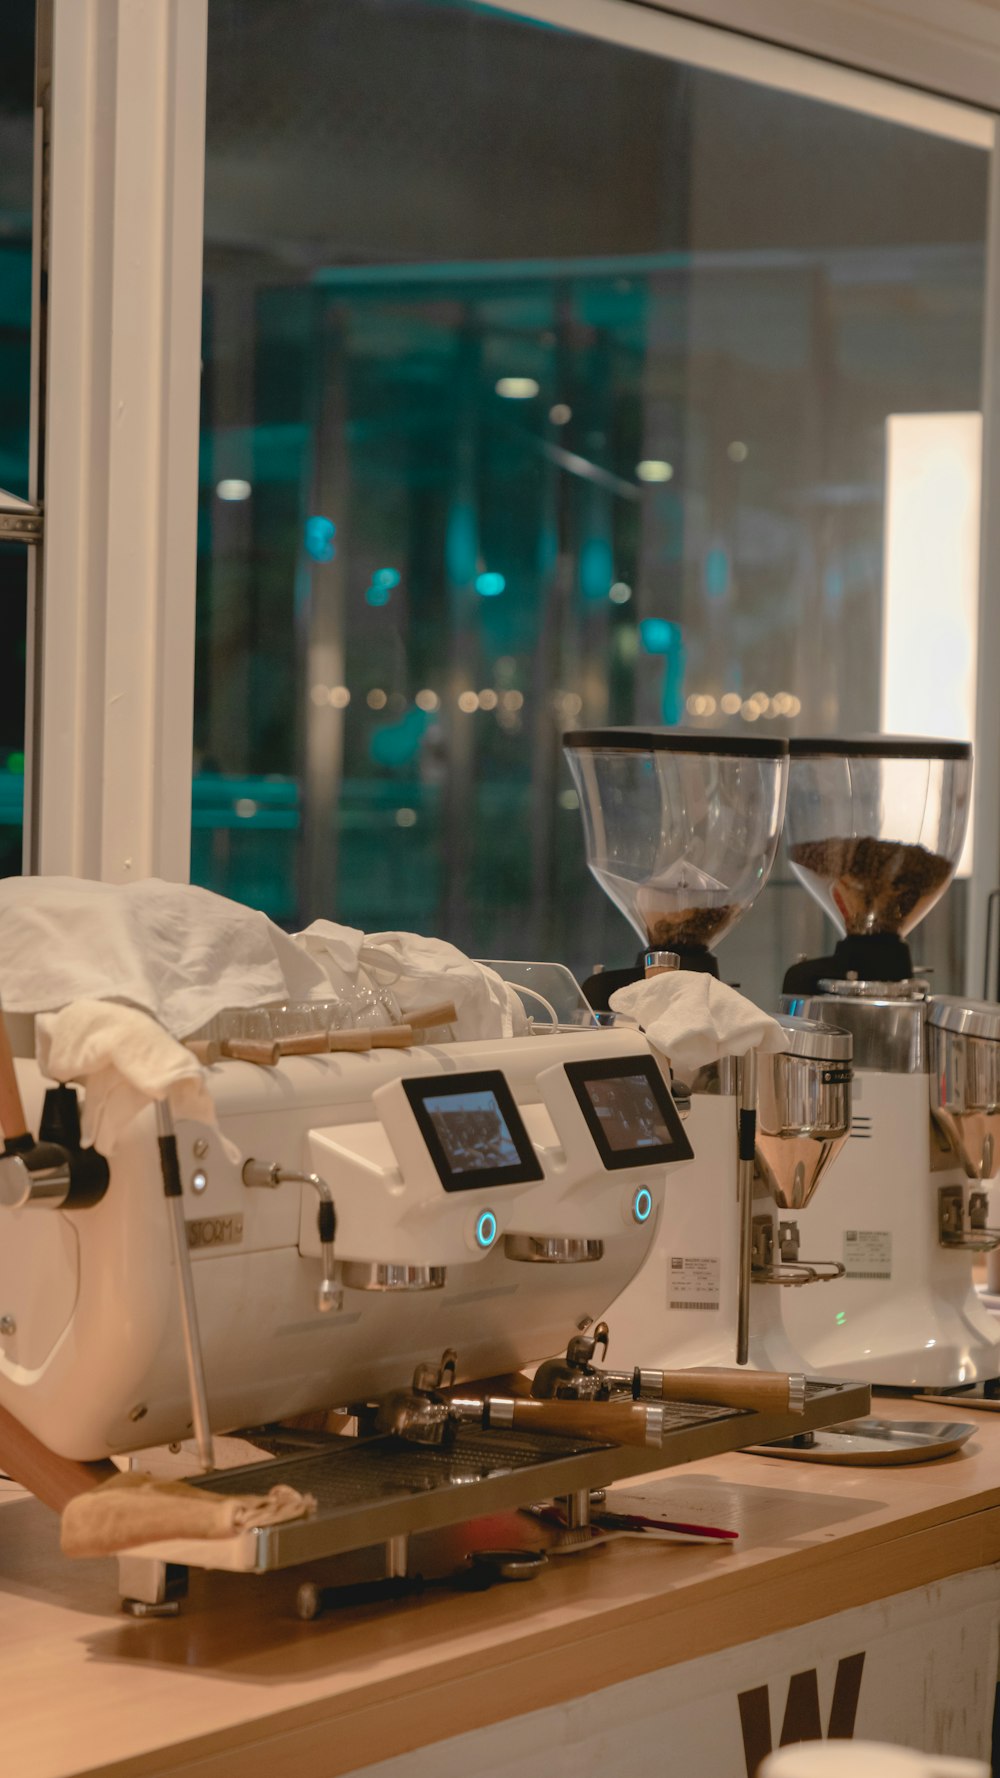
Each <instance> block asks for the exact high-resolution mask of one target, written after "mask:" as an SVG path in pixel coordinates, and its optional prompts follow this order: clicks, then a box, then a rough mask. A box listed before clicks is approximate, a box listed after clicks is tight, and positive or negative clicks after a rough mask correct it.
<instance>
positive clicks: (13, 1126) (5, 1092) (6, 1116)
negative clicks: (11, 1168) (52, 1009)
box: [0, 1012, 28, 1142]
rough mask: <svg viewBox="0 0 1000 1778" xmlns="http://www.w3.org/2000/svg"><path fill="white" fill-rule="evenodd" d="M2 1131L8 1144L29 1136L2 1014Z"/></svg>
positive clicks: (0, 1066) (0, 1104)
mask: <svg viewBox="0 0 1000 1778" xmlns="http://www.w3.org/2000/svg"><path fill="white" fill-rule="evenodd" d="M0 1130H2V1131H3V1134H4V1136H5V1137H6V1139H7V1141H8V1142H14V1141H15V1140H16V1139H17V1138H18V1137H19V1136H26V1135H27V1134H28V1120H27V1118H26V1117H25V1115H24V1106H23V1105H22V1103H21V1089H20V1087H19V1086H18V1084H17V1075H16V1073H15V1072H14V1057H13V1055H12V1054H11V1048H10V1036H9V1034H8V1031H7V1021H6V1019H5V1018H4V1016H3V1013H2V1012H0Z"/></svg>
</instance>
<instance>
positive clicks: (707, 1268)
mask: <svg viewBox="0 0 1000 1778" xmlns="http://www.w3.org/2000/svg"><path fill="white" fill-rule="evenodd" d="M564 746H565V750H566V756H567V759H568V761H569V764H570V767H571V770H572V773H573V778H574V782H575V784H576V788H577V791H578V793H579V797H580V806H581V812H582V815H583V823H584V833H585V840H586V847H587V862H588V864H589V867H590V870H591V872H592V873H593V875H594V877H595V878H596V879H597V881H598V882H599V883H600V885H601V887H602V888H603V889H604V890H605V891H606V892H607V894H608V895H609V896H610V897H611V900H612V901H613V902H614V903H615V905H616V907H618V908H619V909H620V911H621V912H622V913H623V914H624V915H625V917H626V919H627V920H628V921H629V922H630V924H631V925H632V927H633V928H634V930H635V932H636V933H637V935H638V936H639V938H640V939H641V940H642V941H643V945H644V948H645V951H644V954H640V963H639V964H638V965H637V966H636V967H635V968H634V969H632V970H627V971H614V972H607V973H605V972H603V971H602V972H600V973H596V974H595V975H594V976H592V977H591V978H590V981H589V983H588V984H586V991H587V992H588V993H589V994H590V995H591V996H592V998H593V999H594V1001H595V1003H598V1004H600V1003H603V1004H604V1005H605V1006H606V1005H607V998H608V994H607V989H608V987H609V986H610V989H611V991H613V990H614V989H615V988H618V987H622V986H625V985H626V984H627V983H629V982H633V981H637V980H640V979H641V978H642V975H643V973H644V968H643V963H644V962H645V965H646V967H647V968H648V969H649V970H657V969H662V968H666V967H677V968H680V969H686V970H696V971H698V972H700V973H702V974H710V975H716V976H717V975H718V963H717V961H716V958H715V955H714V951H713V949H712V946H713V945H714V944H716V943H718V942H719V941H720V940H721V939H723V938H725V937H726V935H727V934H728V933H729V932H731V931H732V930H733V928H734V926H735V925H736V923H737V921H738V920H740V919H741V918H742V916H743V915H744V914H745V913H746V912H747V909H748V908H749V907H751V906H752V904H753V902H754V900H755V898H756V896H757V895H758V894H759V893H760V891H761V889H762V888H763V887H764V884H765V883H766V881H767V877H768V873H769V871H770V869H771V865H772V863H773V860H774V855H775V851H776V848H777V842H778V836H779V832H780V828H781V821H782V814H783V809H784V801H785V784H786V775H787V742H785V741H781V740H773V739H770V738H768V739H764V738H763V737H760V738H758V737H757V736H753V737H747V738H746V739H744V738H742V737H740V738H737V737H735V736H729V735H725V736H722V735H705V734H687V733H684V732H679V731H676V730H672V729H661V730H638V729H598V730H589V731H584V732H578V733H573V734H569V735H567V736H566V737H565V740H564ZM602 988H603V989H604V990H605V992H604V993H603V994H602V993H601V990H602ZM782 1023H783V1024H784V1025H785V1027H786V1034H787V1037H788V1043H789V1048H788V1050H787V1051H786V1052H785V1053H783V1054H779V1055H775V1056H767V1057H764V1058H762V1059H761V1063H760V1068H759V1076H758V1067H757V1057H756V1054H755V1053H754V1052H751V1054H750V1055H749V1056H747V1057H746V1058H744V1060H743V1061H742V1062H740V1063H737V1062H736V1061H735V1060H734V1059H733V1058H724V1059H723V1060H722V1061H721V1062H719V1063H714V1062H713V1063H711V1064H710V1065H708V1066H705V1067H703V1068H701V1069H699V1070H698V1072H697V1074H696V1075H695V1077H694V1078H693V1079H692V1080H690V1081H688V1082H686V1083H682V1082H679V1081H677V1080H676V1079H675V1080H674V1084H673V1091H674V1096H675V1099H676V1100H677V1102H678V1105H679V1107H680V1108H681V1110H682V1115H684V1114H685V1113H686V1120H687V1121H686V1126H685V1127H686V1133H687V1135H688V1137H689V1139H690V1141H691V1144H692V1147H693V1149H694V1154H695V1159H694V1163H693V1166H692V1167H690V1168H688V1169H687V1170H686V1172H685V1179H684V1189H681V1190H678V1191H671V1192H670V1193H669V1194H668V1201H667V1202H666V1204H665V1206H664V1212H663V1215H662V1218H661V1224H660V1227H659V1229H658V1231H657V1236H656V1240H655V1242H654V1245H653V1248H652V1250H651V1252H650V1255H649V1258H648V1259H647V1261H646V1263H645V1265H644V1266H643V1269H642V1271H641V1272H640V1274H639V1275H638V1277H637V1278H636V1279H635V1280H634V1282H633V1283H632V1285H630V1286H629V1288H628V1289H627V1290H626V1291H625V1292H624V1294H623V1295H622V1296H621V1297H620V1298H619V1299H618V1301H617V1302H616V1304H615V1305H614V1308H613V1310H612V1311H611V1314H610V1320H611V1325H612V1330H613V1337H614V1343H615V1348H616V1350H621V1351H625V1352H627V1353H628V1354H629V1355H630V1357H634V1358H635V1360H636V1361H637V1362H638V1363H640V1364H643V1365H663V1364H664V1363H667V1362H669V1363H671V1364H674V1363H676V1364H679V1365H681V1364H723V1365H731V1364H732V1363H733V1362H734V1361H735V1362H739V1363H746V1362H747V1361H748V1359H749V1361H750V1362H751V1363H754V1364H756V1365H759V1366H760V1367H762V1368H768V1369H770V1368H774V1369H779V1370H795V1371H800V1370H802V1369H803V1365H802V1362H801V1360H800V1358H799V1356H798V1354H797V1353H796V1352H795V1351H794V1349H793V1346H792V1344H790V1342H789V1340H788V1338H787V1336H786V1334H785V1332H784V1327H783V1315H782V1299H784V1298H785V1297H786V1295H788V1294H789V1292H788V1291H787V1290H785V1289H775V1288H773V1286H775V1285H786V1286H803V1285H807V1284H810V1285H811V1284H818V1283H822V1282H825V1281H826V1280H827V1279H828V1278H829V1277H830V1276H832V1275H834V1274H835V1273H836V1272H837V1271H838V1270H839V1266H837V1265H833V1266H830V1265H827V1264H825V1263H824V1262H822V1261H818V1262H817V1261H808V1260H804V1259H800V1258H799V1254H798V1246H797V1225H796V1223H795V1222H792V1221H783V1220H780V1217H781V1214H782V1213H783V1212H786V1211H789V1210H792V1211H797V1210H798V1209H799V1208H801V1207H802V1206H803V1205H805V1204H807V1203H808V1202H809V1201H810V1200H811V1198H812V1196H813V1193H814V1192H815V1190H816V1187H817V1186H818V1184H819V1182H820V1180H821V1179H822V1178H823V1176H824V1174H825V1173H826V1171H827V1169H828V1168H829V1166H830V1165H831V1163H832V1161H833V1160H834V1159H835V1157H836V1155H837V1153H838V1152H839V1149H840V1147H841V1146H842V1144H843V1143H844V1142H845V1140H846V1137H847V1130H848V1127H849V1122H850V1080H851V1059H850V1058H851V1042H850V1038H849V1037H848V1036H847V1035H846V1034H844V1033H842V1032H836V1031H833V1030H831V1029H830V1028H829V1027H828V1026H824V1025H818V1024H816V1023H810V1022H808V1021H806V1020H803V1019H798V1018H785V1019H783V1020H782ZM741 1113H743V1114H746V1115H744V1117H743V1129H744V1146H745V1147H746V1146H748V1149H749V1152H748V1153H745V1154H743V1156H742V1158H741V1153H740V1122H741ZM747 1116H749V1117H750V1118H756V1138H755V1139H754V1138H753V1137H751V1139H750V1142H749V1145H747V1143H746V1140H745V1133H746V1131H747V1129H748V1128H750V1127H751V1126H750V1125H749V1124H748V1122H747ZM751 1278H753V1280H755V1286H754V1288H753V1289H751ZM758 1284H759V1286H760V1288H759V1289H758V1288H756V1285H758ZM794 1294H799V1292H798V1290H796V1291H795V1292H794ZM809 1294H810V1295H811V1294H813V1293H812V1291H810V1292H809ZM820 1294H822V1293H820ZM751 1302H752V1307H751Z"/></svg>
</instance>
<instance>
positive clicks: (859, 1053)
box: [782, 994, 927, 1074]
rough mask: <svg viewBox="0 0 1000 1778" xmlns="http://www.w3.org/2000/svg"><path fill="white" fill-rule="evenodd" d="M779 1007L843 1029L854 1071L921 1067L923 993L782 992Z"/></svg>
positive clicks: (924, 1054)
mask: <svg viewBox="0 0 1000 1778" xmlns="http://www.w3.org/2000/svg"><path fill="white" fill-rule="evenodd" d="M782 1010H783V1011H785V1012H791V1013H794V1014H796V1015H797V1016H800V1017H803V1018H807V1019H819V1020H821V1021H822V1023H823V1024H826V1025H837V1026H839V1027H840V1029H841V1030H843V1031H849V1032H850V1034H851V1037H852V1038H853V1040H854V1067H855V1069H856V1070H863V1071H866V1072H868V1071H870V1072H873V1073H877V1074H923V1073H924V1072H925V1071H926V1067H927V1045H926V1040H925V1036H924V1025H925V1017H926V1012H927V1006H926V1001H925V999H924V997H923V995H920V996H919V997H917V996H913V997H911V998H910V999H908V1000H899V999H895V998H887V997H877V998H875V999H870V1000H869V999H864V998H862V997H857V998H856V997H855V996H854V995H851V994H803V995H799V994H788V995H784V996H783V997H782Z"/></svg>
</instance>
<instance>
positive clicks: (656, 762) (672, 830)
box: [563, 728, 788, 1006]
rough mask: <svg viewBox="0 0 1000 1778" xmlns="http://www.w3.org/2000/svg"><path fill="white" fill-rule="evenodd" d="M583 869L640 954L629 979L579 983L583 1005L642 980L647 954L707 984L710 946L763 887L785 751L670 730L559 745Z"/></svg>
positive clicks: (755, 741)
mask: <svg viewBox="0 0 1000 1778" xmlns="http://www.w3.org/2000/svg"><path fill="white" fill-rule="evenodd" d="M563 746H564V748H565V752H566V757H567V759H568V761H569V765H570V770H571V771H572V773H573V779H574V782H575V784H576V789H577V792H578V794H579V797H580V808H581V813H582V815H583V827H584V836H585V840H586V847H587V864H588V866H589V868H590V871H591V874H592V875H593V876H594V877H595V878H596V880H597V882H598V883H600V885H601V888H602V889H603V890H604V891H605V892H606V894H608V895H609V896H610V897H611V900H612V901H613V902H614V904H615V906H616V907H617V908H618V909H619V910H620V912H621V913H623V914H624V915H625V918H626V920H628V922H629V923H630V925H631V926H632V928H633V930H634V932H635V933H636V935H637V936H638V938H639V939H640V941H641V944H642V951H641V952H640V955H639V959H638V964H637V966H636V967H635V968H634V969H631V970H614V971H607V972H602V973H601V975H600V976H599V977H598V976H595V977H592V978H591V979H590V981H588V982H585V983H584V992H585V993H586V994H587V996H588V998H589V999H590V1001H591V1004H592V1005H594V1006H600V1005H603V1006H606V1005H607V999H608V995H609V994H610V993H613V992H614V990H615V989H616V988H619V987H623V986H625V985H626V983H627V982H630V981H637V980H639V979H640V978H641V976H642V957H643V954H644V953H645V952H647V951H671V952H674V953H675V954H676V955H677V956H678V957H679V958H680V961H681V967H682V968H684V969H696V970H702V971H705V972H706V973H708V974H710V975H718V973H719V967H718V963H717V962H716V959H715V955H714V952H713V949H712V947H713V946H714V945H717V944H718V943H720V941H721V940H722V939H724V938H725V937H726V935H727V934H728V933H729V932H731V931H732V929H733V927H734V926H735V925H736V924H737V922H738V921H739V920H741V919H742V917H743V915H744V914H745V913H746V911H747V909H748V908H749V907H751V906H752V904H753V902H754V900H755V899H756V897H757V896H758V895H759V894H760V891H761V890H762V889H763V887H764V884H765V883H766V882H767V879H768V875H769V873H770V870H771V866H772V864H773V863H774V855H775V851H776V850H777V845H778V836H779V834H780V832H781V817H782V812H783V809H784V802H785V780H786V774H787V752H788V747H787V743H786V742H784V741H778V740H769V739H768V740H765V739H763V738H758V737H756V736H754V737H753V738H748V739H743V738H742V737H740V738H738V739H737V738H735V737H733V736H729V735H703V734H686V733H684V732H683V731H681V730H677V729H653V730H647V729H628V728H622V729H589V730H584V731H577V732H576V733H573V734H568V735H566V736H565V737H564V740H563Z"/></svg>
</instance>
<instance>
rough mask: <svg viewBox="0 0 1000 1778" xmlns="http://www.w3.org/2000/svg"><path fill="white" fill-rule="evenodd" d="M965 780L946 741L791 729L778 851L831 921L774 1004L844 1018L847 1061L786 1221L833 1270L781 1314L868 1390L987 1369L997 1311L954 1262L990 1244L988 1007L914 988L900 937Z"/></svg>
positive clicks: (999, 1150)
mask: <svg viewBox="0 0 1000 1778" xmlns="http://www.w3.org/2000/svg"><path fill="white" fill-rule="evenodd" d="M971 781H972V753H971V748H970V747H969V746H968V745H967V744H966V743H964V742H959V741H938V740H927V739H923V738H917V739H912V738H902V737H894V736H877V737H867V738H861V739H857V740H838V739H823V740H794V741H793V742H792V743H791V761H790V770H789V788H788V802H787V809H786V814H785V837H786V843H787V847H788V856H789V859H790V862H791V865H792V868H793V870H794V871H795V873H796V875H797V876H798V878H799V880H800V881H801V882H802V883H803V885H804V886H805V888H806V889H808V891H809V893H810V894H811V895H812V896H813V897H814V898H815V899H816V901H818V902H819V904H820V906H821V907H822V908H823V910H824V912H825V913H827V914H828V915H829V916H830V918H831V919H832V920H833V921H834V922H835V924H836V926H837V928H838V930H839V933H840V938H839V941H838V943H837V945H836V948H835V949H834V951H833V954H832V955H831V956H829V957H821V958H816V959H812V960H807V961H800V962H798V963H796V964H794V965H793V966H792V967H791V968H790V969H789V971H788V973H787V975H786V977H785V983H784V995H783V998H782V1006H783V1007H784V1008H785V1010H786V1011H788V1012H790V1013H793V1014H796V1015H801V1016H803V1017H806V1018H808V1019H811V1020H820V1021H823V1022H829V1023H831V1024H834V1025H836V1026H837V1027H840V1028H843V1029H846V1030H848V1031H849V1032H850V1033H851V1036H852V1037H853V1040H854V1069H855V1078H854V1097H853V1117H852V1124H851V1133H850V1140H849V1142H848V1143H847V1145H846V1149H845V1153H844V1156H843V1158H842V1160H841V1162H840V1164H839V1167H838V1179H837V1190H836V1191H835V1192H831V1193H828V1194H826V1193H824V1194H821V1196H820V1197H819V1199H817V1201H816V1203H815V1204H814V1205H810V1206H809V1208H808V1209H807V1210H806V1212H805V1215H804V1218H803V1230H804V1234H805V1237H806V1239H807V1240H808V1242H809V1243H810V1244H812V1243H814V1242H815V1243H817V1244H819V1245H820V1246H821V1247H822V1249H823V1251H824V1252H826V1251H829V1252H831V1253H833V1254H834V1255H835V1256H836V1257H837V1258H839V1259H840V1260H841V1261H842V1263H843V1266H844V1273H843V1276H842V1277H840V1278H838V1279H837V1280H835V1281H834V1282H833V1283H832V1284H831V1285H830V1287H829V1289H827V1290H825V1291H822V1292H812V1291H809V1292H801V1293H796V1295H795V1297H794V1299H793V1300H791V1301H790V1302H789V1303H788V1304H787V1328H788V1333H789V1336H790V1337H791V1339H792V1340H793V1342H794V1344H795V1345H796V1346H797V1347H798V1348H799V1349H800V1350H801V1352H802V1353H803V1355H804V1359H805V1362H806V1364H807V1366H808V1367H809V1368H810V1369H811V1370H813V1371H816V1372H819V1373H823V1372H826V1373H832V1374H836V1375H837V1376H843V1377H854V1378H857V1379H859V1380H862V1381H866V1382H870V1383H872V1384H876V1385H881V1386H883V1387H886V1388H889V1387H892V1388H900V1389H907V1390H927V1391H937V1390H941V1389H948V1388H951V1387H955V1386H963V1385H964V1386H969V1385H975V1384H982V1383H986V1384H988V1383H989V1382H990V1381H991V1380H992V1379H994V1378H996V1377H997V1375H998V1372H1000V1326H998V1323H997V1322H996V1320H995V1319H994V1318H993V1317H992V1316H991V1315H990V1314H989V1312H988V1311H987V1310H986V1309H985V1308H984V1307H983V1305H982V1304H981V1302H980V1301H979V1298H978V1296H977V1293H976V1291H975V1289H974V1285H973V1278H972V1263H973V1257H974V1255H976V1254H977V1253H982V1252H984V1251H987V1250H989V1249H990V1248H992V1247H995V1246H996V1245H997V1244H998V1242H1000V1234H997V1233H995V1232H991V1231H990V1230H989V1229H988V1227H987V1209H988V1206H987V1190H986V1183H987V1181H988V1180H990V1179H992V1178H993V1177H994V1176H995V1175H996V1173H997V1170H998V1168H1000V1145H998V1138H1000V1005H996V1004H994V1003H990V1002H975V1001H966V1000H964V999H961V998H952V997H949V996H944V995H935V994H931V993H930V992H929V989H928V985H927V983H926V981H925V980H923V979H921V978H920V977H919V976H917V975H916V974H915V972H914V968H913V963H912V960H911V956H910V950H909V946H908V943H907V940H908V938H909V935H910V934H911V933H912V932H913V931H914V929H915V928H916V926H917V925H918V923H919V922H920V921H921V920H922V919H923V917H924V915H925V914H927V913H928V911H929V910H930V909H931V908H932V907H933V906H934V905H935V903H936V902H938V901H939V900H940V899H941V897H942V896H943V895H944V893H945V891H946V889H947V888H948V885H949V884H950V882H951V880H952V877H953V875H954V872H955V868H956V865H957V863H958V859H959V856H960V854H961V851H962V846H963V842H964V839H965V832H966V827H967V824H968V816H969V801H970V791H971Z"/></svg>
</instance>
